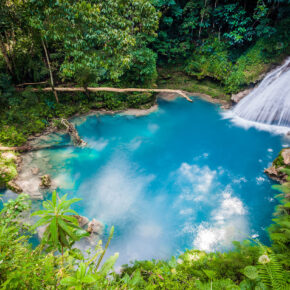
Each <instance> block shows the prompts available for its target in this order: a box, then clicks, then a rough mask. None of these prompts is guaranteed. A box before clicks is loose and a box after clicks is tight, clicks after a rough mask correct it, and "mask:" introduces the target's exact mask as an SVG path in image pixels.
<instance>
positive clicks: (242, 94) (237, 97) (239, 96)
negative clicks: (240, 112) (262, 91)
mask: <svg viewBox="0 0 290 290" xmlns="http://www.w3.org/2000/svg"><path fill="white" fill-rule="evenodd" d="M252 90H253V89H246V90H244V91H241V92H239V93H237V94H234V95H232V97H231V100H232V101H233V102H234V103H238V102H239V101H240V100H241V99H243V98H244V97H245V96H247V95H248V94H249V93H250V92H251V91H252Z"/></svg>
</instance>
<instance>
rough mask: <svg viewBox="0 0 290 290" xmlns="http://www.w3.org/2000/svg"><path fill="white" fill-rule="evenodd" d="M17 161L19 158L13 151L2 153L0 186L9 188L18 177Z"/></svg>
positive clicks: (0, 159)
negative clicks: (8, 185) (11, 181)
mask: <svg viewBox="0 0 290 290" xmlns="http://www.w3.org/2000/svg"><path fill="white" fill-rule="evenodd" d="M16 160H17V156H16V154H15V153H14V152H12V151H9V152H2V153H0V186H2V187H3V186H7V183H8V182H9V181H10V180H13V179H14V178H15V177H16V176H17V167H16Z"/></svg>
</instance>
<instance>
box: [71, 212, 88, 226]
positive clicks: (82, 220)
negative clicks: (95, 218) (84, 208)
mask: <svg viewBox="0 0 290 290" xmlns="http://www.w3.org/2000/svg"><path fill="white" fill-rule="evenodd" d="M74 217H75V218H76V219H77V220H78V223H79V226H80V227H81V228H83V227H84V226H85V225H87V224H88V223H89V219H88V218H87V217H85V216H81V215H74Z"/></svg>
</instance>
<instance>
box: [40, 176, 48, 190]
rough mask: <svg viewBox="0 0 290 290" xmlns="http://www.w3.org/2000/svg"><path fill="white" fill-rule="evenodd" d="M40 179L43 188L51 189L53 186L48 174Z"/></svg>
mask: <svg viewBox="0 0 290 290" xmlns="http://www.w3.org/2000/svg"><path fill="white" fill-rule="evenodd" d="M40 179H41V183H40V187H41V188H49V187H50V186H51V178H50V176H49V175H48V174H45V175H43V176H41V177H40Z"/></svg>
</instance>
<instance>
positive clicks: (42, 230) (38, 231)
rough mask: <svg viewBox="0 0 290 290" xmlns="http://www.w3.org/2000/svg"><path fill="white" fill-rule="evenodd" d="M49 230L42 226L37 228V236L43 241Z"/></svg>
mask: <svg viewBox="0 0 290 290" xmlns="http://www.w3.org/2000/svg"><path fill="white" fill-rule="evenodd" d="M46 229H47V225H44V226H41V227H38V228H37V236H38V238H39V239H40V240H42V238H43V235H44V232H45V230H46Z"/></svg>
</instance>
